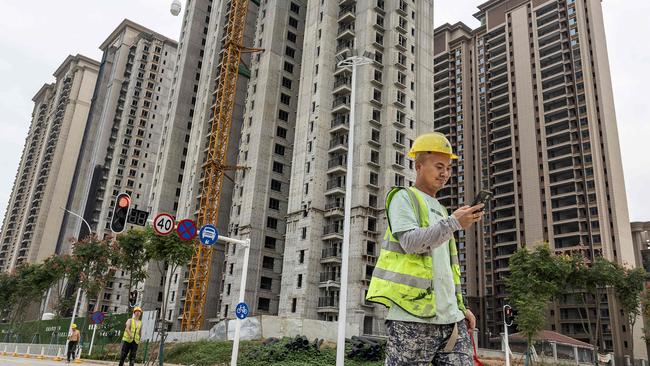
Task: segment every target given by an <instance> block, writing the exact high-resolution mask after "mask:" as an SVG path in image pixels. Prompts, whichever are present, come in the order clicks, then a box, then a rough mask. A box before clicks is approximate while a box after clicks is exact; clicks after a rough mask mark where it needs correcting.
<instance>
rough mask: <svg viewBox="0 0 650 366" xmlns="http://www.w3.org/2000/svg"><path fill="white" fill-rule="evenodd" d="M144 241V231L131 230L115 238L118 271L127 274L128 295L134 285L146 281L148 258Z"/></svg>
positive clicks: (145, 234)
mask: <svg viewBox="0 0 650 366" xmlns="http://www.w3.org/2000/svg"><path fill="white" fill-rule="evenodd" d="M146 241H147V232H146V231H145V230H144V229H137V228H132V229H129V230H128V231H127V232H125V233H124V234H120V235H118V236H117V245H118V248H119V254H118V255H119V257H120V259H119V262H120V269H123V270H125V271H128V272H129V286H128V289H129V293H130V292H131V290H132V287H133V286H134V285H135V284H137V283H138V282H141V281H144V280H145V279H147V270H146V265H147V262H148V261H149V256H148V255H147V253H146V251H145V242H146Z"/></svg>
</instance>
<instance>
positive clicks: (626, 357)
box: [624, 355, 632, 366]
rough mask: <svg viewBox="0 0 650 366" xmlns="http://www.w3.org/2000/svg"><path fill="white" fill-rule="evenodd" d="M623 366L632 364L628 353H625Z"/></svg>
mask: <svg viewBox="0 0 650 366" xmlns="http://www.w3.org/2000/svg"><path fill="white" fill-rule="evenodd" d="M624 357H625V366H632V361H631V360H630V355H625V356H624Z"/></svg>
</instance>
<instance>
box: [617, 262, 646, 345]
mask: <svg viewBox="0 0 650 366" xmlns="http://www.w3.org/2000/svg"><path fill="white" fill-rule="evenodd" d="M645 278H646V272H645V270H644V269H643V268H634V269H631V268H625V267H623V266H620V265H617V266H616V278H615V280H614V284H613V285H614V289H615V290H616V298H617V299H618V302H619V304H620V305H621V309H622V310H623V312H624V313H625V320H626V321H627V325H628V328H629V329H630V333H631V334H634V325H635V323H636V320H637V318H638V317H639V315H640V314H641V307H640V306H639V305H640V304H641V292H642V291H643V284H644V282H645ZM630 354H631V355H634V342H632V344H631V346H630ZM632 358H634V356H632Z"/></svg>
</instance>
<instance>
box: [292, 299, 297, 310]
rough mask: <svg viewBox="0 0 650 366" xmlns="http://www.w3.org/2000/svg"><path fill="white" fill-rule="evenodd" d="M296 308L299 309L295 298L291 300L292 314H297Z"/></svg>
mask: <svg viewBox="0 0 650 366" xmlns="http://www.w3.org/2000/svg"><path fill="white" fill-rule="evenodd" d="M296 307H297V301H296V298H295V297H294V298H293V299H291V312H292V313H295V312H296Z"/></svg>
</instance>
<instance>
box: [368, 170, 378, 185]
mask: <svg viewBox="0 0 650 366" xmlns="http://www.w3.org/2000/svg"><path fill="white" fill-rule="evenodd" d="M368 182H369V183H370V184H372V185H373V186H377V185H379V174H377V173H375V172H370V179H369V180H368Z"/></svg>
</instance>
